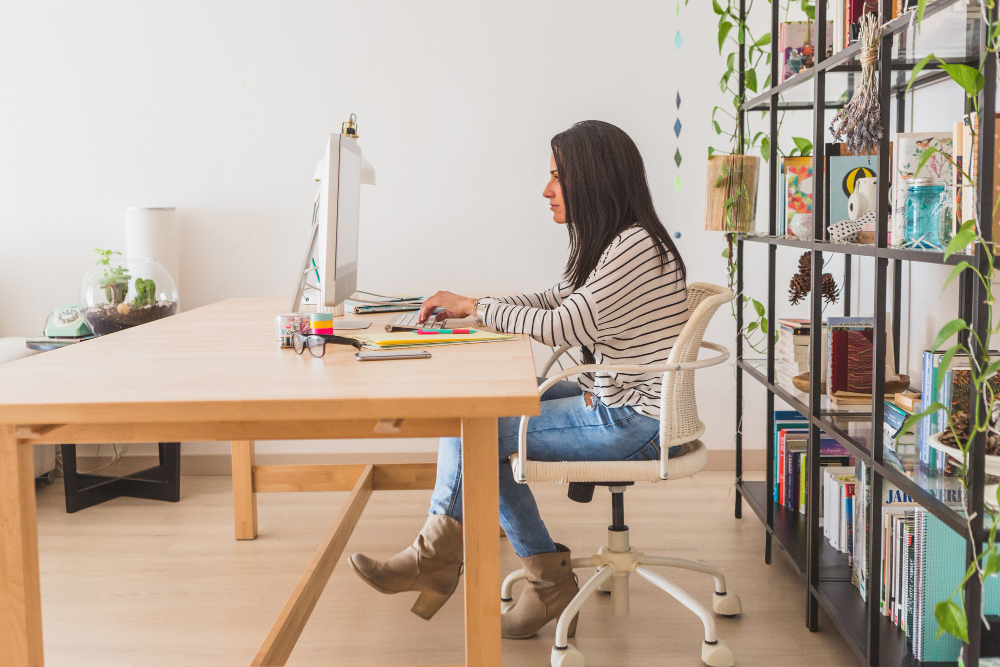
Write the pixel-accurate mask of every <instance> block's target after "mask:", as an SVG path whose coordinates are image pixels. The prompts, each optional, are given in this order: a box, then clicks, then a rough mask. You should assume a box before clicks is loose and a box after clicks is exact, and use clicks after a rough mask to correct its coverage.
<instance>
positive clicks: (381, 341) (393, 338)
mask: <svg viewBox="0 0 1000 667" xmlns="http://www.w3.org/2000/svg"><path fill="white" fill-rule="evenodd" d="M350 337H351V338H356V339H358V340H360V341H361V342H362V343H364V346H365V347H367V348H370V349H373V350H387V349H389V348H398V347H429V346H431V345H458V344H462V343H493V342H495V341H498V340H512V339H513V338H514V337H513V336H511V335H510V334H497V333H490V332H488V331H477V332H476V333H473V334H432V335H423V334H416V333H412V332H408V331H397V332H393V333H363V334H362V333H358V334H351V335H350Z"/></svg>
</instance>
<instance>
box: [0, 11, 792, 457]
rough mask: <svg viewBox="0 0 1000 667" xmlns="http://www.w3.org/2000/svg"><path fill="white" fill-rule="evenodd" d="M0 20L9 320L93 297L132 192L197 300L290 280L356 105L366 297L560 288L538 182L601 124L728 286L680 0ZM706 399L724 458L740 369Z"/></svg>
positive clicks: (1, 325)
mask: <svg viewBox="0 0 1000 667" xmlns="http://www.w3.org/2000/svg"><path fill="white" fill-rule="evenodd" d="M0 12H2V14H0V90H2V91H3V96H4V100H5V102H4V104H3V105H0V137H2V142H0V148H2V150H0V302H2V306H3V307H2V308H0V335H11V334H20V335H32V334H36V333H38V332H39V330H40V328H41V325H42V323H43V321H44V317H45V315H46V313H47V312H49V311H50V310H52V308H53V307H55V306H57V305H61V304H65V303H72V302H75V301H76V300H77V298H78V297H77V294H78V289H79V280H80V278H81V277H82V275H83V273H84V271H85V270H86V268H87V267H88V266H89V264H90V263H91V261H92V256H91V250H92V249H93V248H94V247H96V246H99V245H100V246H105V247H113V248H122V247H123V244H124V241H123V238H124V235H123V225H122V210H123V209H124V208H125V207H127V206H157V205H159V206H163V205H172V206H176V207H177V211H178V221H179V227H180V245H181V268H180V274H181V275H180V276H179V278H180V282H181V285H182V294H181V300H182V306H183V307H184V308H185V309H190V308H194V307H197V306H201V305H204V304H208V303H211V302H213V301H216V300H219V299H224V298H228V297H236V296H286V295H288V294H289V291H290V289H291V282H292V279H293V277H294V273H295V268H296V263H297V262H298V261H299V260H300V255H301V252H302V245H303V242H304V236H305V233H306V231H307V227H308V220H309V216H310V211H311V207H310V203H311V198H312V195H313V192H314V184H313V182H312V180H311V177H312V173H313V167H314V165H315V163H316V161H317V160H318V159H319V158H320V157H321V154H322V146H323V140H324V136H325V135H327V134H328V133H330V132H334V131H339V129H340V124H341V122H342V121H343V120H345V119H346V118H347V116H348V115H349V114H350V113H351V112H354V113H357V115H358V118H359V130H360V136H361V139H360V141H361V144H362V146H363V148H364V150H365V155H366V156H367V157H368V158H369V159H370V160H371V162H372V163H373V164H374V165H375V167H376V169H377V173H378V183H379V184H378V186H376V187H374V188H365V189H364V191H363V200H362V211H363V212H362V216H363V230H362V236H361V242H360V243H361V248H360V267H361V268H360V277H359V280H360V283H361V285H362V287H363V288H364V289H369V290H372V291H376V292H410V293H415V292H416V293H420V292H422V293H427V292H430V291H433V290H435V289H450V290H454V291H460V292H461V291H465V292H477V291H479V292H481V291H489V290H529V289H538V288H542V287H547V286H548V285H550V284H552V283H553V282H555V281H556V280H557V279H558V278H559V275H560V271H561V268H562V266H563V264H564V260H565V256H566V236H565V231H564V230H563V229H560V228H558V227H557V226H555V225H554V224H553V223H552V222H551V220H550V219H549V214H548V211H547V207H546V205H545V202H544V200H543V198H542V196H541V190H542V188H543V186H544V184H545V181H546V178H547V171H548V155H549V143H548V142H549V139H550V138H551V136H552V135H553V134H555V133H557V132H559V131H560V130H562V129H565V128H566V127H568V126H569V125H570V124H571V123H573V122H574V121H577V120H582V119H587V118H598V119H602V120H607V121H610V122H612V123H615V124H617V125H619V126H620V127H622V128H623V129H625V130H626V131H627V132H628V133H629V134H630V135H631V136H632V137H633V138H634V139H635V141H636V143H637V144H638V145H639V147H640V149H641V150H642V152H643V155H644V156H645V159H646V166H647V169H648V172H649V180H650V184H651V186H652V189H653V195H654V198H655V201H656V204H657V206H658V208H659V211H660V213H661V215H662V217H663V219H664V221H665V223H666V224H667V226H668V228H669V229H670V230H671V232H673V231H679V232H681V233H682V236H681V238H680V239H679V240H678V241H677V243H678V245H679V247H680V250H681V252H682V254H683V256H684V258H685V259H686V261H687V263H688V267H689V271H690V279H691V280H692V281H694V280H703V281H710V282H716V283H722V282H724V280H725V272H724V264H723V259H722V258H721V257H720V252H721V249H722V245H721V237H720V236H719V235H717V234H710V233H708V232H704V231H702V230H701V216H702V210H703V198H702V194H703V183H704V178H705V176H704V174H705V156H706V150H705V147H706V145H707V142H708V139H709V132H710V126H709V121H708V114H709V113H710V110H711V107H712V106H713V105H714V104H715V103H717V99H719V95H718V92H717V88H715V86H714V83H712V82H713V81H715V80H716V79H717V76H718V72H719V71H720V70H719V68H720V67H721V62H720V61H719V60H718V58H719V57H718V54H717V47H716V46H715V38H714V35H715V28H714V25H715V17H714V14H712V12H711V7H710V5H709V4H708V3H691V5H690V6H688V7H686V8H683V9H682V10H681V13H680V19H678V15H677V13H676V8H675V6H674V5H673V4H667V3H663V2H630V3H622V4H618V5H615V6H614V9H613V12H612V11H610V9H609V6H608V4H607V3H605V2H596V1H587V2H581V1H576V2H544V3H537V2H526V1H522V2H507V3H468V2H380V3H364V2H361V3H359V2H296V3H280V4H279V3H263V2H171V3H134V2H124V1H121V2H112V1H90V2H80V1H74V2H46V3H28V2H19V3H6V4H4V5H3V7H2V9H0ZM678 21H681V22H682V26H683V29H684V34H683V37H684V42H683V47H682V49H681V51H680V52H678V51H677V50H676V49H675V47H674V45H673V36H674V33H675V31H676V29H677V26H678ZM678 53H680V58H682V59H683V62H681V60H680V58H679V56H678ZM692 63H698V65H697V66H696V67H694V66H692ZM679 76H680V77H682V80H681V81H680V87H681V95H682V105H681V109H680V114H681V117H682V122H683V127H684V129H683V131H682V134H681V138H680V147H681V150H682V153H683V156H684V162H683V164H682V166H681V169H680V173H681V175H682V179H683V182H684V186H683V189H682V193H681V196H679V197H678V196H677V195H676V194H675V193H674V190H673V178H674V176H675V175H676V173H677V172H678V169H677V167H676V166H675V165H674V162H673V153H674V149H675V148H677V146H678V141H677V139H676V138H675V137H674V134H673V130H672V125H673V122H674V119H675V117H676V115H677V109H676V106H675V103H674V98H675V94H676V92H677V87H678V77H679ZM789 263H790V265H794V258H792V259H791V260H789ZM790 275H791V274H789V276H790ZM761 281H763V277H762V278H761ZM761 285H766V283H765V282H761ZM758 287H759V286H758ZM757 293H758V294H762V293H763V291H762V290H760V289H758V290H757ZM733 333H734V327H733V325H732V322H731V320H730V319H729V318H728V317H726V316H724V315H720V316H719V317H718V318H717V322H716V323H714V324H713V327H712V330H711V331H710V334H709V337H710V338H711V339H713V340H718V341H720V342H723V343H724V344H727V345H732V342H733ZM700 393H701V396H702V405H703V406H704V411H705V412H706V413H707V414H705V421H706V423H707V424H708V429H709V431H708V434H707V436H706V442H707V443H708V444H709V446H710V447H713V448H731V447H732V446H733V432H734V429H733V421H734V413H733V405H732V401H731V400H729V398H728V397H730V396H731V395H732V394H733V379H732V372H731V371H730V370H719V369H717V370H714V371H711V372H709V373H706V376H705V378H704V380H703V381H702V382H701V384H700ZM719 396H726V397H727V399H726V400H724V401H720V400H718V398H719ZM752 444H753V443H749V442H748V445H752ZM759 445H762V443H759ZM294 448H295V449H296V451H305V450H306V449H308V448H309V445H307V444H297V445H294ZM186 451H189V452H190V451H206V449H205V448H194V449H191V448H189V449H187V450H186ZM210 451H224V450H222V449H219V448H212V449H210Z"/></svg>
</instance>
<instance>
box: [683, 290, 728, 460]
mask: <svg viewBox="0 0 1000 667" xmlns="http://www.w3.org/2000/svg"><path fill="white" fill-rule="evenodd" d="M732 300H733V291H732V290H731V289H728V288H725V287H721V286H719V285H712V284H710V283H691V284H690V285H688V286H687V306H688V321H687V324H685V325H684V328H683V329H681V333H680V335H679V336H677V340H676V341H675V342H674V347H673V349H671V351H670V357H669V358H668V362H667V363H668V364H675V363H684V362H691V361H697V360H698V352H699V351H700V349H701V341H702V338H704V336H705V329H707V328H708V323H709V322H710V321H711V320H712V316H713V315H715V311H717V310H718V309H719V307H720V306H722V305H723V304H726V303H729V302H730V301H732ZM695 374H696V372H695V371H680V372H678V373H675V374H674V376H675V377H674V391H673V399H674V400H673V408H672V411H671V415H670V421H669V424H670V443H671V445H677V444H681V443H684V442H689V441H691V440H695V439H697V438H698V437H699V436H701V434H702V433H704V432H705V425H704V424H703V423H702V421H701V420H700V419H699V418H698V404H697V402H696V401H695V392H694V376H695Z"/></svg>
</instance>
